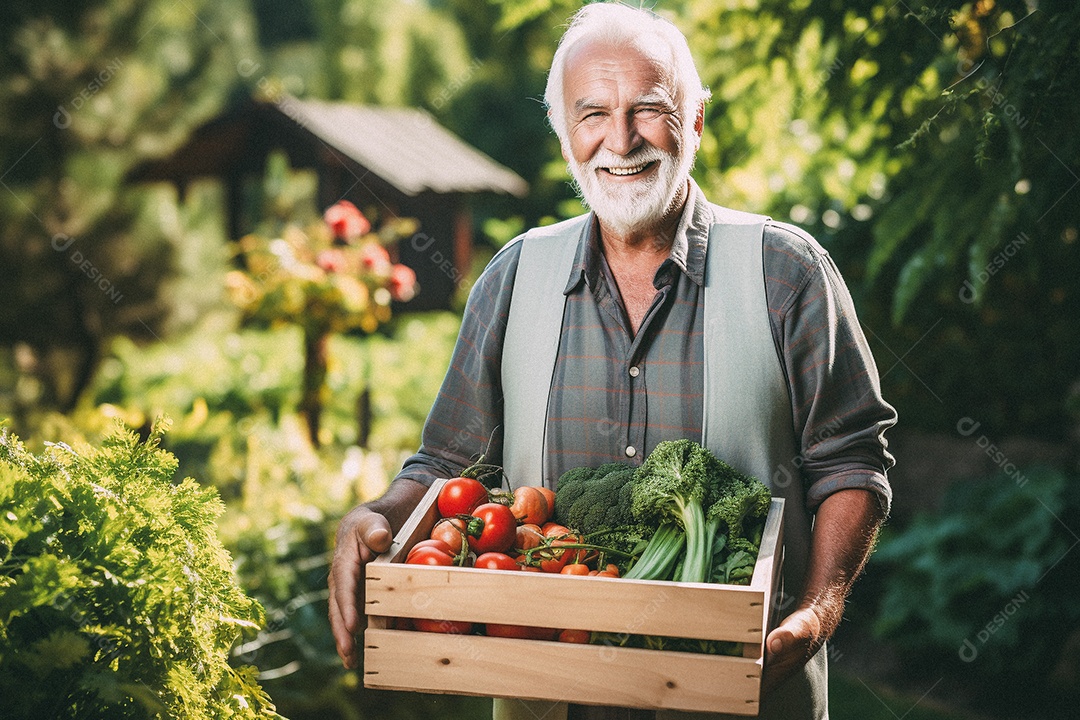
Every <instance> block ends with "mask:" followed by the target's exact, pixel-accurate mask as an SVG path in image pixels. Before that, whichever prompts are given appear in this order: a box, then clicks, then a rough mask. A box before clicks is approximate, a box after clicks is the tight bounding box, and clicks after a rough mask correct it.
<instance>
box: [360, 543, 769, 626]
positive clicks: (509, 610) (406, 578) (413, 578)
mask: <svg viewBox="0 0 1080 720" xmlns="http://www.w3.org/2000/svg"><path fill="white" fill-rule="evenodd" d="M365 602H366V604H367V608H366V612H368V613H369V614H375V615H392V616H397V617H427V618H434V619H436V620H468V621H471V622H481V623H488V622H493V623H505V624H511V625H515V624H516V625H538V626H541V627H555V628H560V629H563V628H576V629H581V630H597V631H603V632H614V633H630V634H636V635H666V636H671V637H692V638H700V639H703V640H728V641H731V642H750V643H755V644H760V643H761V639H762V630H763V626H762V618H763V616H764V615H763V611H762V607H763V605H764V604H765V595H764V593H762V592H761V591H759V590H755V589H753V588H749V587H742V586H736V585H709V584H705V583H678V584H675V583H669V582H655V581H649V580H626V579H624V578H601V577H574V576H570V575H554V574H546V573H508V572H499V571H492V570H478V569H475V568H447V567H437V566H427V565H402V564H397V563H395V564H390V565H385V564H384V565H380V566H378V567H375V566H368V577H367V589H366V591H365Z"/></svg>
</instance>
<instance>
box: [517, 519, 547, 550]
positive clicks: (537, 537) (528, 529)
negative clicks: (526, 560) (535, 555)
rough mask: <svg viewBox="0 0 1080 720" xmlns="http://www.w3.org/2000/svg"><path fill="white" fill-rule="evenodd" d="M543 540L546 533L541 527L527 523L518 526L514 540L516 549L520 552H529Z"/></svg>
mask: <svg viewBox="0 0 1080 720" xmlns="http://www.w3.org/2000/svg"><path fill="white" fill-rule="evenodd" d="M543 539H544V533H543V532H542V531H541V530H540V526H539V525H532V524H529V523H526V524H525V525H519V526H518V529H517V536H516V537H515V538H514V547H516V548H517V549H518V550H528V549H529V548H534V547H536V546H537V545H539V544H540V542H541V541H542V540H543Z"/></svg>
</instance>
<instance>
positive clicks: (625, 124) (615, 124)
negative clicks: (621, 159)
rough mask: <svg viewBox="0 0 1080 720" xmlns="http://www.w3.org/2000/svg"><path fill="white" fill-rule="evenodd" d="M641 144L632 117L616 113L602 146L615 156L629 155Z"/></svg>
mask: <svg viewBox="0 0 1080 720" xmlns="http://www.w3.org/2000/svg"><path fill="white" fill-rule="evenodd" d="M640 144H641V136H640V135H638V131H637V126H636V124H635V123H634V116H633V115H630V114H622V113H616V114H615V115H614V116H613V118H612V123H611V125H610V126H609V128H608V133H607V136H606V137H605V138H604V146H605V147H606V148H607V149H608V150H610V151H611V152H613V153H615V154H616V155H629V154H630V153H631V152H632V151H633V150H634V149H635V148H637V146H638V145H640Z"/></svg>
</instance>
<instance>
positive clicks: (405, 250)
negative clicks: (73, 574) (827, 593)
mask: <svg viewBox="0 0 1080 720" xmlns="http://www.w3.org/2000/svg"><path fill="white" fill-rule="evenodd" d="M646 4H647V5H650V6H651V5H653V3H651V2H650V3H646ZM579 5H580V3H573V2H567V1H564V0H530V1H528V2H524V1H511V0H427V1H426V2H425V1H424V0H388V1H385V2H373V1H372V0H289V1H286V0H77V1H73V0H64V2H59V1H58V0H35V1H34V2H29V1H28V0H8V1H7V2H5V3H4V4H3V7H2V8H0V41H2V48H0V53H2V55H0V57H2V61H0V185H3V187H2V188H0V217H2V222H0V268H2V269H3V272H2V274H0V418H6V423H7V426H8V427H10V428H11V429H12V430H13V431H14V432H16V433H18V434H19V435H20V436H21V437H22V438H23V439H24V441H26V442H27V444H28V445H29V446H30V447H42V446H43V445H44V443H45V442H46V441H58V440H63V441H66V442H69V443H74V442H77V441H86V442H90V443H94V442H97V441H98V440H99V439H100V438H101V436H102V434H103V433H105V432H106V431H107V430H108V428H109V427H110V426H111V425H112V423H113V422H114V421H116V420H117V419H119V420H120V421H122V422H124V423H126V424H127V425H129V426H130V427H132V428H135V429H138V430H140V431H141V432H143V433H144V434H145V433H146V432H148V431H149V428H150V424H151V422H152V421H153V420H154V418H155V417H157V416H158V415H161V414H166V415H168V416H170V417H171V418H172V419H173V423H174V424H173V429H172V431H171V432H170V433H169V434H168V435H167V436H166V438H165V447H167V449H169V450H170V451H171V452H172V453H174V454H175V455H176V456H177V458H178V459H179V461H180V471H179V473H178V477H184V476H191V477H193V478H195V479H196V480H198V481H199V482H200V483H203V484H205V485H208V486H213V487H215V488H216V489H217V490H218V491H219V492H220V494H221V496H222V498H223V499H224V501H225V502H226V505H227V511H226V512H225V514H224V515H223V516H222V518H221V519H220V523H219V532H220V535H221V537H222V539H223V541H224V542H225V544H226V546H227V547H228V548H229V550H230V551H231V552H232V554H233V557H234V560H235V567H236V571H237V574H238V576H239V579H240V582H241V585H242V586H243V588H244V589H245V590H246V591H247V592H248V593H250V594H251V595H253V596H255V597H256V598H258V599H259V600H260V601H261V602H262V604H263V605H264V607H265V608H266V611H267V623H266V627H265V629H264V630H263V631H262V632H261V633H260V634H259V635H258V637H257V638H254V639H252V640H251V641H249V642H246V643H245V644H244V645H243V646H241V647H239V648H237V650H236V660H237V662H238V663H240V662H243V663H251V664H254V665H256V666H257V667H258V668H259V671H260V676H259V679H260V682H261V683H262V685H263V687H264V689H265V690H266V691H267V692H268V693H269V694H270V696H271V697H272V698H273V700H274V701H275V702H276V704H277V706H278V709H279V711H280V712H281V713H282V714H283V715H285V716H287V717H291V718H294V720H299V719H302V718H320V719H323V718H342V719H345V718H427V717H434V716H439V717H451V718H471V717H481V716H482V715H483V713H484V712H485V708H486V702H487V701H484V700H481V699H475V698H458V697H450V696H441V697H440V696H424V695H411V694H404V693H387V692H378V693H376V692H370V691H365V690H363V688H362V675H361V674H358V673H357V672H346V671H344V670H342V669H341V667H340V663H339V662H338V660H337V658H336V655H335V653H334V649H333V644H332V641H331V638H330V632H329V627H328V623H327V621H326V605H327V603H326V597H327V594H326V582H325V581H326V574H327V568H328V560H329V555H328V553H329V551H330V548H331V547H332V538H333V533H334V530H335V528H336V523H337V520H338V519H339V518H340V516H341V515H342V514H344V513H345V512H346V511H347V510H348V509H349V508H351V507H352V506H353V505H355V504H356V503H357V502H360V501H363V500H366V499H370V498H373V497H375V496H377V495H378V494H380V493H381V491H382V490H383V489H384V488H385V486H386V485H387V483H388V481H389V479H390V478H392V477H393V475H394V474H395V472H396V470H397V469H398V468H399V467H400V464H401V462H402V460H403V458H404V457H407V456H408V455H409V454H411V453H412V452H413V451H414V450H415V448H416V447H417V445H418V441H419V433H420V429H421V426H422V423H423V420H424V417H425V415H426V412H427V409H428V408H429V406H430V404H431V402H432V400H433V398H434V396H435V393H436V392H437V390H438V387H439V384H440V382H441V380H442V375H443V372H444V371H445V367H446V364H447V361H448V358H449V354H450V352H451V350H452V347H453V342H454V338H455V333H456V330H457V327H458V324H459V320H460V313H461V309H462V307H463V303H464V299H465V297H466V295H467V293H468V290H469V288H470V287H471V282H472V280H473V279H474V278H475V277H476V275H477V274H478V272H479V270H480V269H482V267H483V266H484V264H485V262H486V261H487V260H488V259H489V258H490V257H491V255H492V254H493V252H494V251H495V250H497V249H498V248H499V247H500V246H501V245H502V244H504V243H505V242H506V241H507V240H509V239H510V238H511V237H513V236H514V235H515V234H517V233H518V232H520V231H521V230H523V229H525V228H528V227H532V226H534V225H536V224H541V223H548V222H553V221H555V220H558V219H562V218H565V217H569V216H572V215H575V214H578V213H580V212H582V209H581V206H580V203H579V202H578V201H577V199H576V198H575V196H574V193H573V191H572V189H571V188H570V186H569V184H568V176H567V173H566V169H565V165H564V163H563V161H562V160H561V158H560V155H559V151H558V145H557V142H556V140H555V138H554V136H553V134H552V133H551V132H550V131H549V130H548V128H547V126H546V124H545V119H544V112H543V107H542V104H541V99H542V94H543V86H544V81H545V77H546V71H547V68H548V67H549V65H550V61H551V57H552V54H553V52H554V48H555V43H556V41H557V39H558V37H559V36H560V34H561V32H562V29H563V27H564V25H565V22H566V19H567V18H568V17H569V16H570V15H571V14H572V12H573V11H574V10H575V9H576V8H577V7H578V6H579ZM655 9H656V10H657V11H658V12H660V13H662V14H663V15H665V16H666V17H669V18H670V19H672V20H673V21H674V22H675V23H676V24H677V25H678V26H679V27H680V28H681V29H682V30H683V31H684V32H685V33H686V35H687V37H688V38H689V41H690V45H691V48H692V50H693V51H694V54H695V57H696V59H697V62H698V66H699V68H700V70H701V74H702V78H703V80H704V82H705V83H706V84H707V85H708V86H709V87H710V88H711V90H712V101H711V102H710V104H709V105H708V107H707V108H706V122H705V130H704V136H703V139H702V144H701V151H700V153H699V155H698V159H697V164H696V167H695V169H694V175H695V177H696V179H697V181H698V182H699V183H700V184H701V186H702V187H703V188H704V189H705V192H706V194H707V195H708V197H709V198H710V199H711V200H713V201H714V202H718V203H720V204H724V205H729V206H732V207H736V208H741V209H746V210H750V211H754V212H761V213H767V214H770V215H772V216H773V217H774V218H777V219H779V220H783V221H787V222H793V223H795V224H798V225H800V226H802V227H804V228H806V229H807V230H809V231H810V232H812V233H813V234H814V235H815V236H816V237H817V238H818V239H819V240H820V242H821V243H822V245H823V246H824V247H825V248H826V249H827V250H828V251H829V253H830V254H831V255H832V256H833V257H834V258H835V259H836V262H837V263H838V265H839V267H840V269H841V271H842V272H843V273H844V275H845V278H846V279H847V282H848V284H849V287H850V289H851V292H852V294H853V296H854V298H855V303H856V306H857V308H858V311H859V315H860V320H861V322H862V324H863V328H864V330H865V332H866V335H867V337H868V339H869V341H870V344H871V346H872V348H873V350H874V353H875V357H876V359H877V362H878V367H879V372H880V374H881V377H882V385H883V387H884V395H885V398H886V399H887V400H889V401H890V402H891V403H893V404H894V405H895V406H896V408H897V410H898V412H899V417H900V423H899V425H898V426H897V427H896V428H894V429H893V430H892V431H891V432H890V433H889V440H890V449H891V450H892V452H893V453H894V455H895V456H896V459H897V465H896V468H895V470H894V471H893V473H892V474H891V479H892V481H893V486H894V493H895V505H894V510H893V515H892V518H891V520H890V522H889V523H888V525H887V527H886V528H885V530H884V532H883V533H882V536H881V540H880V543H879V548H878V552H877V553H876V555H875V556H874V558H873V559H872V561H871V563H870V566H869V568H868V570H867V573H866V576H865V577H864V578H863V579H862V580H861V581H860V582H859V584H858V586H857V588H856V590H855V593H854V595H853V597H852V600H851V603H850V607H849V611H848V613H847V617H846V621H845V622H844V624H843V625H842V627H841V629H840V631H839V633H838V635H837V636H836V638H835V640H834V641H833V642H832V643H831V644H830V646H829V654H830V656H831V658H832V661H833V662H832V671H831V675H830V683H831V685H832V693H833V695H832V698H833V699H832V717H834V718H840V719H842V720H844V719H848V718H851V719H860V720H864V719H875V718H884V719H888V718H890V717H893V718H897V719H899V718H912V720H916V719H920V718H1050V717H1062V718H1064V717H1076V710H1075V708H1076V706H1077V705H1076V703H1077V700H1078V694H1077V693H1078V690H1077V688H1078V687H1080V599H1078V598H1077V592H1076V591H1077V588H1080V583H1078V582H1077V580H1078V578H1080V572H1078V571H1080V551H1078V550H1076V545H1077V544H1080V537H1078V535H1080V521H1078V520H1077V518H1078V517H1080V485H1078V482H1077V481H1078V478H1080V467H1078V464H1077V459H1078V452H1077V451H1078V442H1080V433H1078V429H1080V383H1078V380H1080V282H1078V276H1080V244H1078V242H1077V239H1078V232H1080V188H1078V187H1077V186H1078V185H1080V134H1078V133H1077V132H1076V123H1077V117H1080V97H1078V94H1077V93H1078V90H1080V44H1078V40H1077V38H1080V6H1078V5H1077V4H1076V3H1073V2H1070V1H1069V0H1058V1H1057V2H1054V1H1049V2H1048V1H1046V0H978V2H960V1H959V0H937V1H935V2H923V0H880V1H879V0H846V1H845V2H837V1H836V0H798V1H797V2H791V1H789V0H694V1H693V2H690V0H685V1H684V0H662V1H661V2H657V3H655ZM339 200H349V201H350V202H352V203H353V204H355V206H356V207H357V208H359V210H360V211H361V212H362V213H363V215H364V217H365V221H366V222H369V223H370V225H371V227H370V229H368V228H361V229H362V230H363V231H364V232H362V233H358V235H359V236H360V237H361V240H362V242H361V244H360V245H359V246H354V245H350V246H349V247H359V248H360V249H361V250H363V251H364V253H366V254H364V255H363V256H362V257H361V258H360V260H359V261H358V262H360V263H361V265H360V267H361V272H362V274H363V273H366V275H364V277H365V278H366V280H365V283H360V284H357V283H355V282H353V281H351V280H348V279H347V278H346V275H347V273H346V269H347V267H348V263H349V262H352V260H348V258H346V256H345V255H344V254H340V253H337V251H341V250H343V249H347V248H343V247H340V245H341V243H338V244H336V245H335V243H334V241H333V239H332V237H330V236H329V235H327V231H326V226H325V224H323V223H322V221H321V216H322V214H323V212H324V211H325V210H326V209H327V208H328V207H330V206H332V205H334V204H335V203H337V202H338V201H339ZM354 235H356V233H354ZM376 246H377V247H378V248H385V252H382V253H381V254H380V252H379V251H377V250H376V249H374V248H375V247H376ZM320 247H321V248H322V249H321V250H319V248H320ZM396 265H403V266H406V267H408V268H410V269H411V271H412V273H413V274H415V277H416V279H417V281H418V293H417V294H416V295H415V297H412V298H411V299H410V298H409V296H410V295H411V294H412V291H411V290H410V288H412V278H411V276H410V275H409V274H408V273H404V271H402V272H403V273H404V274H398V275H395V276H394V277H391V276H390V273H391V268H392V267H394V266H396ZM394 272H397V271H394ZM347 280H348V281H347ZM475 450H476V452H477V453H479V452H480V451H481V450H482V448H480V447H477V448H475Z"/></svg>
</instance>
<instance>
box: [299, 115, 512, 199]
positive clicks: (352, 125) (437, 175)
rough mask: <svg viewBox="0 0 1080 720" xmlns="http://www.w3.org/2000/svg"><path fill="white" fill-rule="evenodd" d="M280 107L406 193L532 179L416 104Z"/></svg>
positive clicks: (500, 187) (496, 187)
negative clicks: (496, 158) (526, 177)
mask: <svg viewBox="0 0 1080 720" xmlns="http://www.w3.org/2000/svg"><path fill="white" fill-rule="evenodd" d="M278 108H279V109H281V110H282V111H283V112H284V113H285V114H287V115H289V117H290V118H291V119H292V120H294V121H295V122H296V123H297V124H298V125H300V126H302V127H304V128H306V129H307V130H308V131H309V132H311V133H312V134H314V135H317V136H318V137H319V138H320V139H322V140H323V141H324V142H325V143H327V144H328V145H330V146H331V147H333V148H335V149H337V150H339V151H340V152H342V153H344V154H345V155H348V156H349V157H351V158H352V159H353V160H355V161H356V162H358V163H360V164H361V165H363V166H364V167H366V168H367V169H369V170H370V171H371V172H373V173H375V174H376V175H378V176H380V177H381V178H383V179H384V180H386V181H387V182H389V183H390V184H391V185H393V186H394V187H396V188H397V189H398V190H400V191H401V192H403V193H405V194H406V195H418V194H419V193H421V192H424V191H425V190H430V191H433V192H436V193H453V192H463V193H473V192H500V193H508V194H511V195H515V196H517V197H522V196H524V195H525V193H526V192H527V191H528V189H529V186H528V184H527V183H526V182H525V181H524V180H523V179H522V178H521V177H520V176H519V175H518V174H517V173H515V172H514V171H512V170H510V169H509V168H506V167H504V166H503V165H500V164H499V163H497V162H495V161H494V160H492V159H491V158H490V157H488V156H487V155H485V154H484V153H482V152H480V151H479V150H477V149H476V148H474V147H472V146H471V145H469V144H467V143H466V142H465V141H463V140H462V139H461V138H459V137H458V136H457V135H454V134H453V133H452V132H450V131H449V130H447V129H446V128H444V127H443V126H442V125H440V124H439V123H438V122H436V121H435V118H433V117H432V116H431V115H429V114H428V113H427V112H425V111H423V110H419V109H415V108H384V107H372V106H366V105H351V104H348V103H332V102H322V101H319V100H298V99H295V98H291V99H285V100H283V101H282V102H279V103H278Z"/></svg>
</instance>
